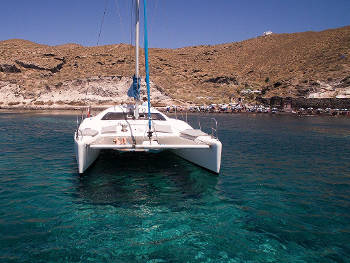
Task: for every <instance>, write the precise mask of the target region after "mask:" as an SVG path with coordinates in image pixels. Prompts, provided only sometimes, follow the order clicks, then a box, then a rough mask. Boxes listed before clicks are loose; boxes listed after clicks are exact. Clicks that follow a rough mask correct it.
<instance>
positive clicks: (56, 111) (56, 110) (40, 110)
mask: <svg viewBox="0 0 350 263" xmlns="http://www.w3.org/2000/svg"><path fill="white" fill-rule="evenodd" d="M111 106H113V105H111ZM111 106H97V107H91V112H92V113H93V114H94V113H96V112H101V111H103V110H105V109H107V108H108V107H111ZM87 108H88V107H87V106H76V107H72V106H67V107H43V106H41V107H36V106H34V107H1V106H0V114H1V113H37V114H46V113H49V114H52V115H61V114H62V115H70V114H72V115H73V114H74V115H76V114H77V113H78V114H85V112H86V110H87ZM155 108H156V109H157V110H159V111H160V112H163V113H165V114H170V115H173V116H176V115H178V117H182V116H183V115H184V114H195V115H197V114H198V115H203V114H204V115H207V114H208V115H210V114H215V115H235V114H247V115H279V116H281V115H283V116H296V117H315V116H319V117H350V111H347V112H342V111H337V112H335V111H333V112H329V113H325V112H323V113H316V112H303V113H300V111H283V110H281V111H276V112H256V111H255V112H254V111H232V112H231V111H191V110H189V109H182V110H181V111H176V112H175V111H174V110H172V111H167V110H166V108H165V107H155Z"/></svg>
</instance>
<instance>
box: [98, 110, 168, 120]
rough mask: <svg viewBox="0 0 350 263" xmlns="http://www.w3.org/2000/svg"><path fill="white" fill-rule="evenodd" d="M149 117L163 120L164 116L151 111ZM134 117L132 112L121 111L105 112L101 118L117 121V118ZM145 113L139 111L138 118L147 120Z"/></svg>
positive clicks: (128, 118) (129, 118)
mask: <svg viewBox="0 0 350 263" xmlns="http://www.w3.org/2000/svg"><path fill="white" fill-rule="evenodd" d="M151 118H152V120H154V121H165V118H164V116H163V115H162V114H160V113H151ZM132 119H134V115H133V113H123V112H107V113H106V114H105V115H104V116H103V117H102V119H101V120H107V121H118V120H132ZM147 119H148V115H147V113H140V115H139V120H147Z"/></svg>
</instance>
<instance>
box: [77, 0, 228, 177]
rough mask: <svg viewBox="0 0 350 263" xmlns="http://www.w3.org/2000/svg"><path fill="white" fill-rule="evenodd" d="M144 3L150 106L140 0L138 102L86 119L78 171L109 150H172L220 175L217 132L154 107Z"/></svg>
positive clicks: (79, 143) (135, 83) (80, 135)
mask: <svg viewBox="0 0 350 263" xmlns="http://www.w3.org/2000/svg"><path fill="white" fill-rule="evenodd" d="M143 3H144V5H143V7H144V8H143V9H144V26H145V29H144V49H145V69H146V86H147V99H148V100H147V104H146V103H142V104H141V101H140V83H141V78H140V76H139V12H140V0H136V4H135V13H136V18H135V56H136V60H135V61H136V63H135V75H134V76H133V84H132V87H131V91H132V94H133V97H134V103H133V104H129V105H126V104H124V105H116V106H113V107H110V108H108V109H106V110H104V111H102V112H100V113H99V114H97V115H96V116H94V117H87V118H85V119H83V121H82V122H81V123H80V125H79V126H78V128H77V130H76V131H75V134H74V141H75V153H76V159H77V163H78V171H79V173H84V172H85V171H86V170H87V169H88V168H89V167H90V166H91V165H92V164H93V163H94V162H95V160H96V159H97V157H98V156H99V154H100V151H101V150H106V149H109V150H116V151H119V152H134V153H135V154H137V153H139V152H149V153H159V152H161V151H164V150H168V151H171V152H173V153H174V154H176V155H178V156H180V157H182V158H183V159H186V160H188V161H190V162H192V163H194V164H196V165H198V166H201V167H203V168H206V169H207V170H209V171H211V172H214V173H219V172H220V165H221V150H222V144H221V142H220V141H219V139H218V138H217V136H216V135H215V133H213V134H211V135H209V134H207V133H205V132H203V131H202V130H200V129H194V128H192V127H191V126H190V125H189V124H188V123H186V122H185V121H182V120H179V119H174V118H169V117H168V116H166V115H165V114H163V113H161V112H160V111H158V110H157V109H155V108H153V107H151V96H150V80H149V66H148V39H147V38H148V35H147V10H146V5H147V3H146V0H144V1H143ZM145 104H146V105H145ZM216 130H217V127H216ZM116 169H118V167H116Z"/></svg>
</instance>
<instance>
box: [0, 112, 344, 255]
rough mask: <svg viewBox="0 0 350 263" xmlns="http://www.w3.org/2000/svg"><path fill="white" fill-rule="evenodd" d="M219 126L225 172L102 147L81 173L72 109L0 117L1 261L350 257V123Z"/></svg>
mask: <svg viewBox="0 0 350 263" xmlns="http://www.w3.org/2000/svg"><path fill="white" fill-rule="evenodd" d="M213 116H215V117H216V119H217V120H218V122H219V137H220V140H221V141H222V143H223V145H224V147H223V157H222V172H221V174H220V175H219V176H214V175H212V174H210V173H209V172H207V171H205V170H203V169H201V168H199V167H197V166H194V165H192V164H190V163H188V162H186V161H184V160H182V159H180V158H178V157H176V156H174V155H171V154H170V153H168V154H167V153H165V154H160V155H146V154H143V155H140V156H137V157H133V155H129V154H124V155H117V154H113V153H112V154H103V155H102V156H101V158H100V159H99V160H98V161H97V163H96V165H94V166H93V167H92V169H90V170H89V171H88V173H87V174H86V175H85V176H83V177H79V175H78V174H77V166H76V163H75V156H74V151H73V137H72V136H73V131H74V128H75V126H76V124H75V120H76V117H75V116H68V115H48V114H47V115H45V114H32V113H16V114H14V113H1V114H0V262H350V119H348V118H326V117H323V118H318V117H305V118H297V117H292V116H270V115H256V116H255V115H239V114H237V115H208V116H198V115H191V116H189V121H190V122H192V123H193V125H194V126H198V121H199V120H200V122H201V126H202V127H207V126H208V122H210V118H211V117H213Z"/></svg>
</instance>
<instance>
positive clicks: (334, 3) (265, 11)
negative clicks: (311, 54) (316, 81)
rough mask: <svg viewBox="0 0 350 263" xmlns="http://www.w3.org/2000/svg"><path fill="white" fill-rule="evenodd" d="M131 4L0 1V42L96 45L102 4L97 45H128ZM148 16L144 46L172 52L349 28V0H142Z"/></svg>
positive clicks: (125, 0)
mask: <svg viewBox="0 0 350 263" xmlns="http://www.w3.org/2000/svg"><path fill="white" fill-rule="evenodd" d="M140 1H141V2H143V0H140ZM106 3H107V4H106ZM131 3H132V0H11V1H7V0H1V2H0V17H1V26H0V40H5V39H11V38H21V39H26V40H31V41H34V42H37V43H41V44H48V45H59V44H64V43H78V44H82V45H86V46H92V45H96V43H97V40H98V34H99V30H100V25H101V20H102V17H103V12H104V9H105V5H107V8H106V10H107V12H106V16H105V19H104V23H103V27H102V33H101V37H100V40H99V44H100V45H104V44H114V43H130V30H131V27H130V22H131V18H130V13H131ZM148 16H149V38H150V40H149V43H150V46H151V47H162V48H176V47H183V46H191V45H208V44H210V45H212V44H219V43H227V42H235V41H241V40H245V39H249V38H253V37H256V36H258V35H261V34H262V33H263V32H264V31H267V30H271V31H273V32H276V33H293V32H302V31H309V30H313V31H321V30H324V29H329V28H336V27H342V26H346V25H350V0H293V1H292V0H242V1H238V0H148Z"/></svg>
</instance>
